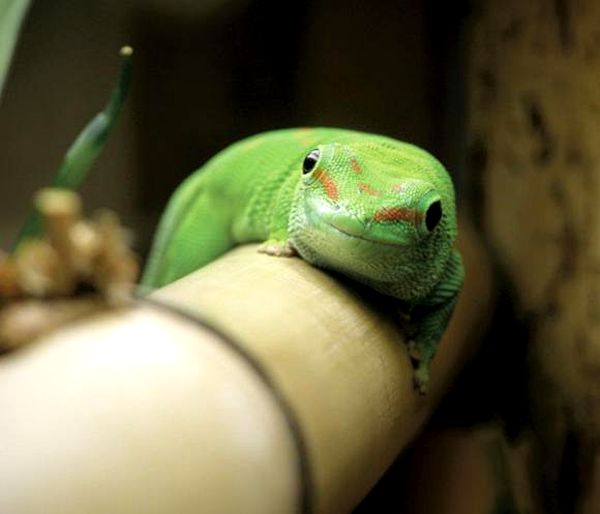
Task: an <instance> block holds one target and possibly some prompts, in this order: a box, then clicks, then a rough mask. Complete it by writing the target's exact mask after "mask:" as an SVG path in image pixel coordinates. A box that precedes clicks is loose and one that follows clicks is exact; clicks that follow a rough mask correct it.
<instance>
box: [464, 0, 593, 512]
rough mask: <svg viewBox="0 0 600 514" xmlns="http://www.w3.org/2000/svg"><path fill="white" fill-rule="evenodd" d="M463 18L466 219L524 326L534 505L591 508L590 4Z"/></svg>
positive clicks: (498, 10) (500, 5) (519, 4)
mask: <svg viewBox="0 0 600 514" xmlns="http://www.w3.org/2000/svg"><path fill="white" fill-rule="evenodd" d="M472 22H473V24H472V26H473V33H472V35H473V37H472V40H471V46H470V65H471V68H470V70H469V80H470V91H471V96H470V100H471V102H470V120H471V126H470V134H469V137H470V154H471V170H470V171H471V175H470V176H469V177H468V178H469V180H470V182H471V184H472V185H474V186H475V187H474V188H473V195H472V202H471V204H472V206H473V207H474V211H473V214H472V216H471V219H473V220H478V221H479V223H480V225H481V228H482V229H484V230H485V232H486V234H487V237H488V238H489V240H490V241H491V243H492V244H493V246H494V248H495V249H496V252H497V256H498V258H499V260H500V262H501V263H502V265H503V266H504V268H505V270H506V271H507V274H508V276H509V277H510V279H512V282H513V285H514V291H515V293H516V294H515V304H516V305H517V311H518V314H519V315H520V316H521V317H522V318H524V319H527V320H528V322H529V324H530V327H531V344H530V349H531V358H530V361H529V362H530V364H531V366H530V368H529V372H528V376H529V377H531V383H532V386H533V387H532V391H531V392H528V393H527V392H523V394H524V395H528V397H529V398H530V399H531V400H530V402H529V405H528V411H529V413H530V417H531V419H533V423H534V427H533V442H534V444H535V445H536V446H537V453H536V455H537V457H536V459H537V464H536V465H535V466H534V467H533V469H534V470H535V473H536V475H537V479H538V481H541V482H542V484H541V492H542V497H543V501H542V505H540V506H539V508H540V511H543V512H546V513H554V512H559V511H560V512H563V511H572V509H575V508H576V507H575V505H576V504H579V508H582V509H583V508H584V507H583V505H584V504H585V505H588V504H589V503H590V501H592V500H585V499H582V498H581V496H582V495H583V496H585V495H586V494H591V496H590V498H591V497H596V500H595V506H591V507H589V508H588V507H585V509H588V510H585V512H592V511H593V512H598V511H599V510H600V502H598V500H597V498H598V496H600V487H598V480H597V479H595V480H596V484H595V485H594V486H593V487H592V477H594V476H598V475H599V473H598V472H597V471H596V472H594V470H593V468H594V459H595V457H594V454H596V455H598V454H600V453H599V450H600V447H599V446H598V441H599V438H598V437H599V436H600V409H599V408H598V406H599V405H600V378H599V377H600V375H599V374H598V369H599V368H600V344H599V342H600V323H599V320H600V237H599V235H600V216H599V215H598V213H599V210H598V203H599V198H600V180H599V177H600V152H599V150H598V149H599V148H600V146H599V145H598V140H599V138H600V116H599V115H598V113H599V109H600V88H599V87H598V76H599V73H600V47H599V45H598V41H599V37H600V35H599V32H598V27H599V26H600V3H598V2H597V1H595V0H581V1H577V2H576V1H571V0H565V1H561V2H550V1H546V0H534V1H527V2H523V1H520V0H510V1H505V0H485V1H482V2H478V7H477V9H476V15H475V16H474V17H473V20H472ZM506 336H509V334H506ZM576 476H577V477H578V478H577V479H576V478H574V477H576ZM593 490H596V492H593ZM578 497H580V498H579V499H578ZM590 508H591V510H590ZM565 509H566V510H565ZM578 512H579V511H578ZM582 512H583V511H582Z"/></svg>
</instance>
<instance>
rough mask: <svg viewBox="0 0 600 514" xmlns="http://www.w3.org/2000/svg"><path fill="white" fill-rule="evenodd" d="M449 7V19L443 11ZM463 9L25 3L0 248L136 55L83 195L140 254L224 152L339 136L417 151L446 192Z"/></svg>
mask: <svg viewBox="0 0 600 514" xmlns="http://www.w3.org/2000/svg"><path fill="white" fill-rule="evenodd" d="M450 4H451V5H450ZM467 10H468V9H467V7H466V4H464V3H462V2H435V1H432V0H430V1H425V0H405V1H391V0H374V1H369V2H364V1H360V0H312V1H287V2H282V1H278V0H205V1H203V2H195V1H192V0H180V1H177V2H169V1H168V0H145V1H143V0H139V1H136V0H123V1H117V0H96V1H90V2H73V1H68V0H37V1H35V2H34V4H33V7H32V9H31V11H30V13H29V16H28V18H27V19H26V22H25V25H24V30H23V32H22V35H21V40H20V43H19V46H18V48H17V52H16V56H15V60H14V64H13V69H12V73H11V76H10V77H9V81H8V83H7V88H6V91H5V94H4V98H3V101H2V103H1V104H0V155H2V163H3V166H2V170H1V172H0V245H1V246H2V247H6V246H7V245H8V244H9V242H10V241H11V239H12V238H13V237H14V235H15V233H16V231H17V228H18V226H19V224H20V222H21V220H22V219H23V217H24V216H25V214H26V212H27V210H28V208H29V201H30V198H31V195H32V193H33V192H34V191H35V190H36V189H37V188H39V187H41V186H43V185H45V184H47V183H48V182H49V181H50V179H51V177H52V176H53V174H54V171H55V170H56V168H57V166H58V163H59V162H60V159H61V157H62V155H63V153H64V151H65V150H66V148H67V147H68V145H69V144H70V142H71V141H72V140H73V138H74V137H75V135H76V134H77V133H78V131H79V130H80V129H81V127H82V126H83V125H84V124H85V123H86V122H87V121H88V120H89V119H90V118H91V116H93V114H94V113H95V112H96V111H97V110H99V109H100V108H101V107H102V106H103V105H104V102H105V100H106V98H107V96H108V93H109V90H110V88H111V86H112V83H113V81H114V77H115V75H116V72H117V65H118V58H117V51H118V49H119V47H120V46H121V45H123V44H130V45H132V46H133V47H134V48H135V52H136V54H135V69H134V80H133V86H132V88H131V91H130V97H129V100H128V104H127V106H126V109H125V112H124V114H123V117H122V119H121V120H120V122H119V125H118V127H117V129H116V130H115V132H114V133H113V135H112V137H111V140H110V141H109V144H108V146H107V148H106V151H105V153H104V154H103V155H102V157H101V159H100V161H99V162H98V163H97V165H96V166H95V167H94V169H93V171H92V172H91V175H90V178H89V180H88V181H87V183H86V184H85V186H84V188H83V193H84V201H85V205H86V206H87V207H88V208H90V209H91V208H96V207H100V206H107V207H111V208H114V209H116V210H117V211H118V212H119V213H120V214H121V216H122V217H123V219H124V223H125V224H126V225H128V226H130V227H132V228H133V229H134V231H135V233H136V236H137V239H136V241H137V243H136V244H137V247H138V248H139V250H140V251H142V253H143V252H145V251H146V249H147V247H148V244H149V241H150V238H151V234H152V230H153V227H154V225H155V223H156V220H157V217H158V215H159V213H160V212H161V210H162V208H163V206H164V203H165V201H166V199H167V198H168V195H169V194H170V192H171V191H172V190H173V189H174V188H175V186H176V185H177V184H178V183H179V182H180V181H181V179H182V178H183V177H185V176H186V175H187V174H188V173H190V172H191V171H193V170H194V169H195V168H197V167H198V166H199V165H201V164H202V163H203V162H204V161H206V160H207V159H208V158H209V157H210V156H211V155H213V154H214V153H215V152H216V151H218V150H219V149H221V148H223V147H225V146H227V145H228V144H229V143H231V142H233V141H235V140H237V139H239V138H241V137H244V136H247V135H250V134H254V133H256V132H259V131H263V130H269V129H275V128H282V127H290V126H306V125H309V126H310V125H312V126H340V127H347V128H355V129H360V130H365V131H372V132H377V133H383V134H387V135H390V136H393V137H397V138H400V139H404V140H407V141H410V142H413V143H415V144H418V145H421V146H423V147H425V148H426V149H428V150H430V151H431V152H433V153H434V154H435V155H436V156H438V157H439V158H440V159H441V160H442V161H443V162H444V163H445V164H446V165H447V167H448V168H449V169H450V171H451V172H452V173H453V174H454V176H455V178H457V177H458V178H460V175H461V173H462V168H463V166H462V163H463V154H464V151H463V149H464V112H463V111H464V103H465V101H464V87H463V86H464V73H463V71H464V58H463V55H464V53H463V46H464V45H463V35H464V29H463V25H464V21H465V19H466V15H467Z"/></svg>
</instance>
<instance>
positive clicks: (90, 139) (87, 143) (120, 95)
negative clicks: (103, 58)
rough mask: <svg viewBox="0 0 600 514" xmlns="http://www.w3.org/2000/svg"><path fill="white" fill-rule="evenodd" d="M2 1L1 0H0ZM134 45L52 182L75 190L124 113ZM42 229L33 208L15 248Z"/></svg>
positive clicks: (123, 50)
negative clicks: (101, 106)
mask: <svg viewBox="0 0 600 514" xmlns="http://www.w3.org/2000/svg"><path fill="white" fill-rule="evenodd" d="M0 1H1V0H0ZM132 55H133V49H132V48H131V47H129V46H124V47H123V48H121V51H120V56H121V67H120V70H119V77H118V79H117V82H116V84H115V86H114V87H113V90H112V92H111V95H110V98H109V99H108V103H107V104H106V106H105V107H104V110H102V111H100V112H99V113H98V114H96V116H94V117H93V118H92V120H91V121H90V122H89V123H88V124H87V125H86V126H85V127H84V128H83V130H82V131H81V132H80V133H79V135H78V136H77V138H76V139H75V141H73V143H72V144H71V146H70V147H69V149H68V150H67V153H66V154H65V157H64V158H63V161H62V163H61V165H60V167H59V169H58V172H57V173H56V176H55V177H54V180H53V182H52V186H53V187H60V188H64V189H71V190H76V189H78V188H79V186H80V185H81V183H82V182H83V180H84V179H85V177H86V176H87V174H88V172H89V170H90V168H91V166H92V165H93V164H94V162H96V160H97V159H98V157H99V156H100V153H101V152H102V150H103V148H104V145H105V144H106V141H107V139H108V136H109V135H110V133H111V132H112V129H113V127H114V125H115V123H116V121H117V119H118V117H119V114H120V113H121V110H122V108H123V103H124V102H125V98H126V97H127V92H128V90H129V82H130V79H131V59H132ZM41 231H42V220H41V216H40V214H39V212H38V211H37V210H35V209H34V210H33V212H32V213H31V215H30V216H29V218H27V220H26V221H25V224H24V225H23V227H22V228H21V231H20V232H19V235H18V236H17V239H16V240H15V242H14V244H13V247H12V251H13V253H14V252H15V251H16V250H17V248H18V247H19V245H21V244H22V243H23V241H25V240H26V239H30V238H33V237H37V236H39V235H40V233H41Z"/></svg>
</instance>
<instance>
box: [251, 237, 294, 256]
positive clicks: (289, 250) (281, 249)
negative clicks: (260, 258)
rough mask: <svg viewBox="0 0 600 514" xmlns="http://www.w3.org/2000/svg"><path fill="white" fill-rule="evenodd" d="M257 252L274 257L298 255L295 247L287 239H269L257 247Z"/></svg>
mask: <svg viewBox="0 0 600 514" xmlns="http://www.w3.org/2000/svg"><path fill="white" fill-rule="evenodd" d="M258 251H259V253H266V254H267V255H272V256H274V257H294V256H295V255H298V252H297V251H296V249H295V248H294V247H293V246H292V243H290V242H289V241H283V242H282V241H275V240H273V239H269V240H268V241H265V242H264V243H263V244H261V245H260V246H259V247H258Z"/></svg>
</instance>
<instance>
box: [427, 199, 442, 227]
mask: <svg viewBox="0 0 600 514" xmlns="http://www.w3.org/2000/svg"><path fill="white" fill-rule="evenodd" d="M441 219H442V202H440V201H439V200H437V201H435V202H433V203H432V204H431V205H430V206H429V208H428V209H427V212H426V213H425V226H426V227H427V230H429V232H431V231H432V230H433V229H434V228H435V227H437V225H438V223H439V222H440V220H441Z"/></svg>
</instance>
